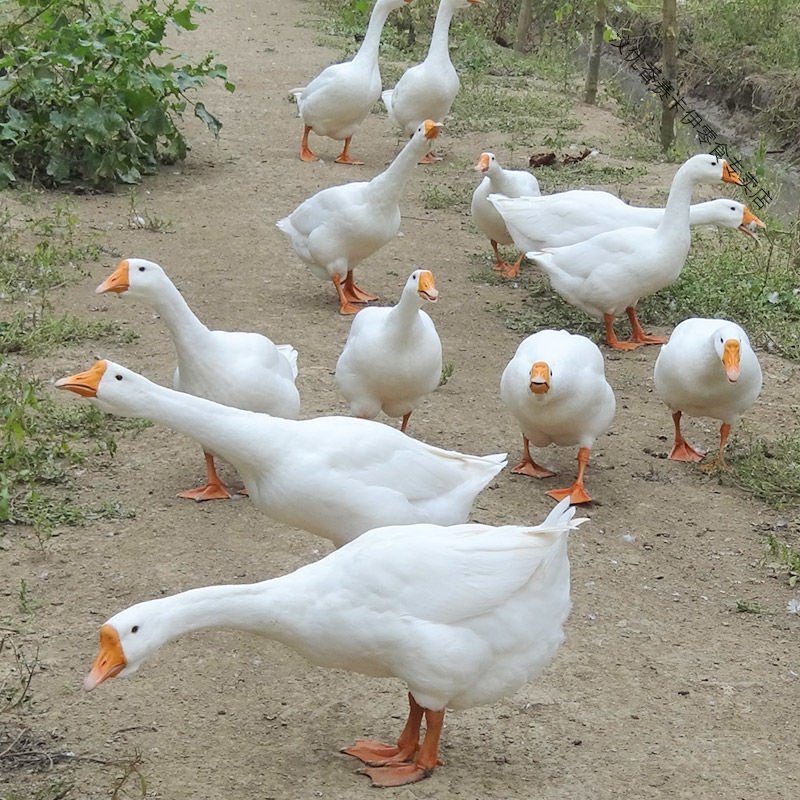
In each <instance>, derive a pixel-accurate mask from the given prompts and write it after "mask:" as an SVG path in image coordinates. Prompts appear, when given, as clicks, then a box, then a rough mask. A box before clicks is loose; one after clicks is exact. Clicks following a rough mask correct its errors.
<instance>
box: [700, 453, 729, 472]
mask: <svg viewBox="0 0 800 800" xmlns="http://www.w3.org/2000/svg"><path fill="white" fill-rule="evenodd" d="M700 469H701V470H703V472H730V471H731V467H730V465H729V464H728V462H727V461H726V460H725V459H724V458H723V457H722V456H721V455H719V456H717V457H716V458H712V459H711V460H709V461H706V462H705V463H703V464H700Z"/></svg>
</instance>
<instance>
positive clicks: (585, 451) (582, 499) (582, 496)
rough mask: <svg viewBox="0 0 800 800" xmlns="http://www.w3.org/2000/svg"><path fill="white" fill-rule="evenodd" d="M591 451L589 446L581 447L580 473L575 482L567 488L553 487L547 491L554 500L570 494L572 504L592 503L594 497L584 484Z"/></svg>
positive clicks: (579, 451)
mask: <svg viewBox="0 0 800 800" xmlns="http://www.w3.org/2000/svg"><path fill="white" fill-rule="evenodd" d="M589 452H590V450H589V448H588V447H581V448H580V449H579V450H578V475H577V477H576V478H575V483H573V484H572V486H569V487H568V488H566V489H551V490H550V491H549V492H547V494H548V495H549V496H550V497H552V498H553V499H554V500H563V499H564V498H565V497H567V496H568V497H569V502H570V503H572V505H578V504H579V503H591V501H592V498H591V497H590V496H589V493H588V492H587V491H586V487H585V486H584V485H583V473H584V472H585V471H586V465H587V464H588V463H589Z"/></svg>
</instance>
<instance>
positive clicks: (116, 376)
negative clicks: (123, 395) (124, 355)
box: [114, 375, 122, 381]
mask: <svg viewBox="0 0 800 800" xmlns="http://www.w3.org/2000/svg"><path fill="white" fill-rule="evenodd" d="M114 377H115V378H116V379H117V380H118V381H121V380H122V375H115V376H114Z"/></svg>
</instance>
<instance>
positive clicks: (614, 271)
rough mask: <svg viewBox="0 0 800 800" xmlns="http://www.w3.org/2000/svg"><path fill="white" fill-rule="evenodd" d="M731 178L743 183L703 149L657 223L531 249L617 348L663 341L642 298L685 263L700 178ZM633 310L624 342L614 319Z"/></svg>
mask: <svg viewBox="0 0 800 800" xmlns="http://www.w3.org/2000/svg"><path fill="white" fill-rule="evenodd" d="M716 181H725V182H727V183H734V184H738V185H741V183H742V180H741V178H740V177H739V176H738V175H737V174H736V173H735V172H734V171H733V170H732V169H731V168H730V167H729V166H728V162H727V161H725V159H724V158H719V157H718V156H714V155H710V154H707V153H701V154H700V155H696V156H692V157H691V158H690V159H689V160H688V161H686V162H685V163H684V164H682V165H681V167H680V169H678V171H677V173H676V174H675V177H674V178H673V180H672V187H671V188H670V190H669V197H668V198H667V206H666V210H665V211H664V216H663V217H662V219H661V222H660V223H659V224H658V227H656V228H645V227H631V228H618V229H616V230H613V231H608V232H606V233H601V234H598V235H597V236H593V237H592V238H591V239H586V240H585V241H583V242H578V243H577V244H573V245H568V246H567V247H554V248H546V249H545V250H544V251H540V252H529V253H526V256H527V258H529V259H530V260H531V261H532V262H533V263H534V264H535V265H536V266H537V267H538V268H539V269H540V270H541V271H542V272H544V273H545V274H546V275H547V276H548V277H549V278H550V284H551V285H552V287H553V289H554V290H555V291H556V292H558V294H559V295H561V297H562V298H563V299H564V300H566V302H567V303H569V304H570V305H573V306H575V307H576V308H579V309H581V311H583V312H585V313H586V314H589V316H592V317H597V318H599V319H602V320H603V321H604V324H605V330H606V342H607V344H608V346H609V347H612V348H614V349H616V350H633V349H634V348H636V347H640V346H641V345H643V344H663V343H664V342H665V341H666V338H665V337H663V336H652V335H648V334H646V333H645V332H644V330H643V329H642V326H641V323H640V322H639V318H638V317H637V315H636V304H637V303H638V302H639V300H640V298H642V297H646V296H647V295H649V294H653V292H657V291H658V290H659V289H663V288H664V287H665V286H669V284H671V283H672V282H673V281H675V280H676V279H677V278H678V276H679V275H680V273H681V270H682V269H683V265H684V263H685V262H686V256H687V255H688V253H689V247H690V245H691V243H692V234H691V230H690V228H689V204H690V202H691V199H692V190H693V189H694V187H695V186H696V185H697V184H698V183H715V182H716ZM622 311H625V312H627V314H628V319H629V320H630V323H631V339H630V340H629V341H624V342H621V341H619V340H618V339H617V336H616V333H615V332H614V319H615V318H616V317H617V315H618V314H620V313H621V312H622Z"/></svg>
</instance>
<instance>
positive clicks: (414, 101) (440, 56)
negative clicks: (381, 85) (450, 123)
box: [381, 0, 480, 164]
mask: <svg viewBox="0 0 800 800" xmlns="http://www.w3.org/2000/svg"><path fill="white" fill-rule="evenodd" d="M479 2H480V0H441V2H440V3H439V8H438V9H437V11H436V19H435V20H434V23H433V33H432V34H431V43H430V46H429V48H428V54H427V55H426V56H425V60H424V61H423V62H422V63H421V64H417V65H416V66H413V67H410V68H409V69H407V70H406V71H405V72H404V73H403V75H402V76H401V77H400V80H399V81H398V82H397V85H396V86H395V87H394V89H387V90H386V91H384V92H383V93H382V94H381V99H382V100H383V104H384V105H385V106H386V110H387V111H388V113H389V119H391V120H392V122H394V124H395V125H396V126H397V127H399V128H401V129H402V130H403V131H404V133H405V134H406V135H408V136H411V135H412V134H413V132H414V129H415V128H416V127H417V125H419V123H420V122H421V121H422V120H424V119H438V120H442V121H444V118H445V117H446V116H447V115H448V114H449V113H450V107H451V106H452V105H453V101H454V100H455V99H456V95H457V94H458V89H459V86H460V81H459V79H458V73H457V72H456V69H455V67H454V66H453V62H452V61H451V60H450V49H449V45H448V39H449V35H450V23H451V22H452V20H453V16H454V15H455V13H456V11H458V10H459V9H462V8H469V7H470V6H474V5H478V3H479ZM436 160H437V159H436V157H435V156H434V155H433V153H432V152H430V151H429V152H428V153H427V154H426V155H425V157H424V158H423V159H422V163H425V164H428V163H431V162H433V161H436Z"/></svg>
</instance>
